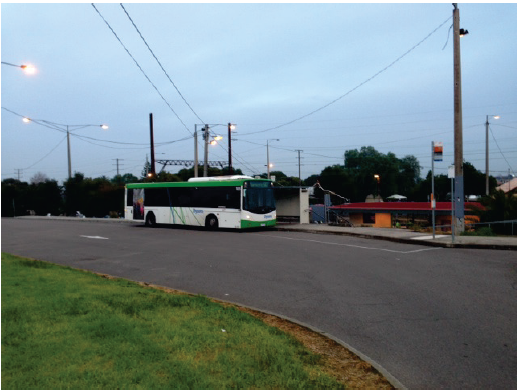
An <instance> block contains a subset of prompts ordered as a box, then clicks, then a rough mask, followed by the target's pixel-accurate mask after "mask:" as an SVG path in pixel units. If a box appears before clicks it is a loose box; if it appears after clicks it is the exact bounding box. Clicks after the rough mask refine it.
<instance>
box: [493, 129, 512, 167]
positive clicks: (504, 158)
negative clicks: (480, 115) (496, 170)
mask: <svg viewBox="0 0 519 391" xmlns="http://www.w3.org/2000/svg"><path fill="white" fill-rule="evenodd" d="M489 129H490V133H491V134H492V138H493V139H494V141H495V143H496V145H497V149H499V152H500V153H501V156H503V159H505V162H506V164H508V167H509V168H510V170H511V171H512V172H513V173H514V175H515V171H514V170H513V169H512V166H511V165H510V163H509V162H508V160H507V159H506V157H505V155H504V154H503V152H502V151H501V147H499V144H498V143H497V140H496V137H495V136H494V132H493V131H492V127H490V126H489Z"/></svg>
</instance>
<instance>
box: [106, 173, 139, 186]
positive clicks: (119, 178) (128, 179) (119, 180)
mask: <svg viewBox="0 0 519 391" xmlns="http://www.w3.org/2000/svg"><path fill="white" fill-rule="evenodd" d="M137 182H139V178H137V177H136V176H135V175H133V174H124V175H116V176H114V177H113V178H112V183H114V184H116V185H125V184H127V183H137Z"/></svg>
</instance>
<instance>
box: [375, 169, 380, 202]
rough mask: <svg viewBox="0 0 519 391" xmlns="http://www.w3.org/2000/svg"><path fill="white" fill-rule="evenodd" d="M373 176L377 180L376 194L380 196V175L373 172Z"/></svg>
mask: <svg viewBox="0 0 519 391" xmlns="http://www.w3.org/2000/svg"><path fill="white" fill-rule="evenodd" d="M373 177H374V178H375V179H376V180H377V195H378V196H379V197H380V175H378V174H375V175H373Z"/></svg>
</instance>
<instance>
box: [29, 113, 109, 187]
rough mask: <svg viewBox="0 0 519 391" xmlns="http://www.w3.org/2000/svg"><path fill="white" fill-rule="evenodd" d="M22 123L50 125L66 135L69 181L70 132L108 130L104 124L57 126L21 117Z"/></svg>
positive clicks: (52, 123) (70, 166)
mask: <svg viewBox="0 0 519 391" xmlns="http://www.w3.org/2000/svg"><path fill="white" fill-rule="evenodd" d="M22 121H23V122H25V123H29V122H35V123H37V124H39V125H43V126H47V127H48V125H52V126H53V128H54V129H58V130H60V131H62V132H66V133H67V160H68V178H69V179H70V178H71V177H72V164H71V157H70V132H72V131H74V130H79V129H83V128H87V127H89V126H94V127H100V128H101V129H104V130H106V129H108V125H106V124H102V125H92V124H88V125H65V124H58V123H55V122H51V121H45V120H33V119H31V118H29V117H23V118H22ZM40 121H41V122H42V123H39V122H40ZM71 128H73V129H71Z"/></svg>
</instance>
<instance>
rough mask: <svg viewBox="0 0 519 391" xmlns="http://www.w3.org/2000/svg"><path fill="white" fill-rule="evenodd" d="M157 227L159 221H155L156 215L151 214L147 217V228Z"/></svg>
mask: <svg viewBox="0 0 519 391" xmlns="http://www.w3.org/2000/svg"><path fill="white" fill-rule="evenodd" d="M156 225H157V220H156V219H155V214H154V213H153V212H150V213H148V214H147V215H146V226H147V227H155V226H156Z"/></svg>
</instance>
